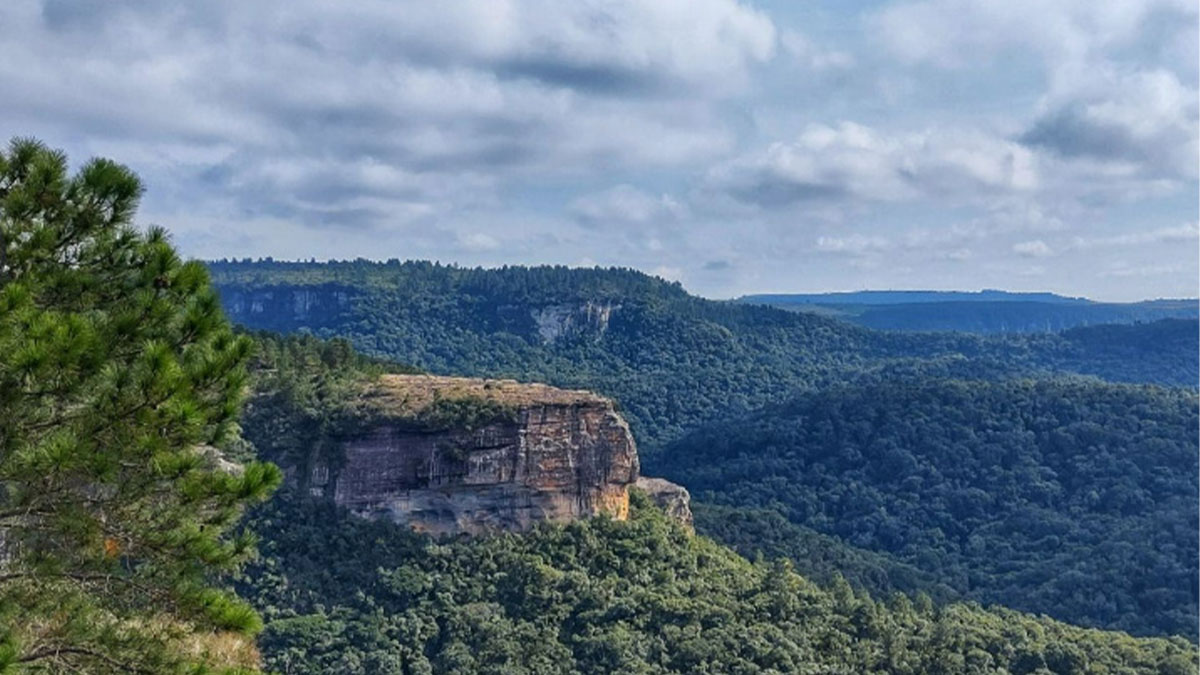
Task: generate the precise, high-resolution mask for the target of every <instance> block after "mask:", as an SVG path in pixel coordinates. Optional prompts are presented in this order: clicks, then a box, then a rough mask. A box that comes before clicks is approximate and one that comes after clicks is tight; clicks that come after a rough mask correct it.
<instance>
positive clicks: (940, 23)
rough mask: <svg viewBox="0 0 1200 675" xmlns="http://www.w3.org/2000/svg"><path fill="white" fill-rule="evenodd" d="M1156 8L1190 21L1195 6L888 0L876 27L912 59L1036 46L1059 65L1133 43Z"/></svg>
mask: <svg viewBox="0 0 1200 675" xmlns="http://www.w3.org/2000/svg"><path fill="white" fill-rule="evenodd" d="M1157 13H1170V14H1173V15H1175V17H1173V18H1174V20H1175V21H1177V22H1178V24H1179V25H1180V26H1181V27H1183V26H1187V25H1188V23H1189V20H1190V23H1193V24H1194V17H1195V15H1196V8H1195V5H1194V3H1192V2H1189V1H1188V0H1130V1H1122V2H1093V1H1092V0H1010V1H1009V2H978V1H977V0H922V1H919V2H900V3H895V4H892V5H889V6H887V7H886V8H885V9H883V10H882V11H880V12H877V13H875V14H874V15H872V16H871V18H870V21H869V26H870V29H871V30H872V31H874V32H875V33H876V34H878V35H879V36H880V37H881V39H882V42H883V44H884V45H886V46H887V47H888V49H889V50H890V51H891V53H892V55H893V56H895V57H896V58H899V59H901V60H903V61H904V62H906V63H912V64H930V65H934V66H938V67H942V68H966V67H969V66H970V67H974V66H978V65H981V64H982V63H984V62H986V61H987V60H989V59H992V58H995V57H998V56H1001V55H1006V54H1021V53H1025V52H1030V51H1032V52H1033V53H1035V54H1037V55H1039V56H1040V57H1042V58H1043V59H1044V60H1045V61H1046V62H1048V63H1050V64H1051V65H1057V64H1059V63H1062V62H1064V61H1076V62H1080V61H1084V60H1088V59H1091V58H1093V57H1094V56H1095V55H1096V54H1098V53H1101V52H1104V51H1106V50H1110V49H1116V48H1121V47H1126V46H1128V45H1129V44H1130V43H1131V42H1133V41H1135V40H1137V39H1139V38H1140V37H1141V36H1142V34H1143V30H1142V29H1143V22H1144V21H1145V20H1146V19H1147V18H1149V17H1151V16H1153V15H1155V14H1157ZM1191 28H1194V26H1191Z"/></svg>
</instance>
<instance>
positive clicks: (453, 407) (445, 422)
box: [406, 396, 517, 431]
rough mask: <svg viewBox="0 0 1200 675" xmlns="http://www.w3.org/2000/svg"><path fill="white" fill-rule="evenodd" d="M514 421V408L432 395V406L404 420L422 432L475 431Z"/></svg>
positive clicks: (494, 403) (493, 402)
mask: <svg viewBox="0 0 1200 675" xmlns="http://www.w3.org/2000/svg"><path fill="white" fill-rule="evenodd" d="M516 419H517V409H516V408H515V407H513V406H508V405H504V404H503V403H500V402H499V401H492V400H489V399H484V398H477V397H471V396H465V397H456V398H441V397H440V396H435V397H434V399H433V402H432V403H431V404H429V405H428V406H426V407H424V408H422V409H421V410H419V411H417V413H416V414H415V415H414V416H413V417H412V418H411V419H409V420H406V421H408V422H410V423H411V424H412V425H414V426H415V427H417V428H419V429H421V430H422V431H442V430H446V429H465V430H467V431H474V430H475V429H478V428H480V427H483V426H487V425H489V424H493V423H496V422H515V421H516Z"/></svg>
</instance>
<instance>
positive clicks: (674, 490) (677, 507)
mask: <svg viewBox="0 0 1200 675" xmlns="http://www.w3.org/2000/svg"><path fill="white" fill-rule="evenodd" d="M634 485H635V486H636V487H637V489H639V490H641V491H642V492H645V493H646V495H647V496H649V497H650V501H652V502H654V505H655V506H657V507H658V508H660V509H662V510H663V512H664V513H666V514H667V516H669V517H671V518H674V519H675V520H678V521H679V522H680V523H683V525H684V527H686V528H687V529H688V530H691V529H692V498H691V495H689V494H688V491H687V488H685V487H683V486H682V485H679V484H676V483H672V482H671V481H669V480H666V479H663V478H648V477H646V476H640V477H638V479H637V481H635V482H634Z"/></svg>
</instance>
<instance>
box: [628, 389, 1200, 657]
mask: <svg viewBox="0 0 1200 675" xmlns="http://www.w3.org/2000/svg"><path fill="white" fill-rule="evenodd" d="M1197 424H1198V420H1197V399H1196V395H1195V393H1194V392H1189V391H1185V390H1178V389H1176V390H1172V389H1163V388H1159V387H1154V386H1132V385H1115V384H1105V383H1100V382H1096V381H1089V380H1082V379H1077V380H1052V381H1023V380H1021V381H1008V382H1002V383H994V382H991V383H990V382H978V381H976V382H962V381H943V380H928V379H916V380H897V381H890V382H883V383H876V384H871V385H867V386H849V387H840V388H836V389H831V390H827V391H822V392H820V393H817V394H808V395H803V396H800V397H798V398H796V399H794V400H792V401H790V402H788V403H785V404H782V405H778V406H772V407H769V408H766V409H764V410H762V411H759V412H756V413H754V414H752V415H748V416H744V417H741V418H738V419H736V420H729V421H727V422H724V423H721V424H715V425H712V426H710V427H707V428H704V429H701V430H698V431H696V432H694V433H691V434H689V435H687V436H686V437H684V438H683V439H681V440H679V441H677V442H675V443H673V444H671V445H669V446H668V447H667V448H666V449H665V450H664V451H663V452H661V453H659V454H658V455H656V456H655V457H654V458H652V460H651V461H649V462H647V470H648V471H650V472H653V473H656V474H659V475H665V476H667V477H668V478H670V479H672V480H677V481H679V482H682V483H683V484H684V485H686V486H688V488H690V489H691V490H692V492H693V495H695V496H696V497H697V498H699V499H700V500H701V501H706V502H713V503H715V504H718V505H722V509H724V510H717V511H715V512H713V513H710V512H708V511H707V510H705V509H699V510H698V511H697V525H698V527H699V529H700V530H701V531H704V532H709V533H710V534H712V535H713V536H715V537H718V538H719V539H721V540H722V541H724V542H726V543H729V544H730V545H733V546H735V547H737V548H738V549H739V550H742V551H744V552H747V553H752V552H753V551H754V550H756V549H761V550H763V551H764V552H766V553H769V554H774V555H779V554H784V555H789V556H790V557H792V558H793V559H795V560H796V561H797V565H798V567H799V568H800V569H801V570H802V571H805V572H808V571H809V569H810V567H811V568H812V569H813V571H814V572H817V573H819V572H821V569H820V568H819V567H815V566H814V563H813V562H811V558H810V553H809V552H808V550H806V548H805V547H800V548H798V549H794V550H789V547H796V546H797V542H799V541H804V540H803V539H802V538H800V537H797V536H796V535H797V533H796V531H795V529H794V528H796V527H800V526H802V527H803V528H805V529H811V530H815V531H816V532H820V533H823V534H825V535H830V536H832V537H836V538H837V539H838V540H840V541H842V542H845V543H847V544H849V545H851V546H853V547H855V548H859V549H865V550H867V551H872V552H875V553H879V554H883V555H885V556H886V557H887V558H889V559H891V560H892V561H896V562H899V563H903V564H904V565H906V566H909V567H911V568H915V569H916V570H920V574H921V575H924V576H920V575H917V574H915V573H914V572H912V571H911V570H909V569H907V568H899V569H897V568H894V567H890V566H889V565H887V564H884V563H880V562H876V563H875V564H872V565H868V566H867V567H866V572H863V573H860V574H857V575H855V576H856V577H858V579H859V580H860V581H861V583H862V584H863V585H864V586H865V587H867V588H878V587H879V586H878V584H883V588H885V589H886V588H889V587H898V588H900V589H904V588H905V587H906V586H909V587H911V586H913V585H918V586H919V585H922V584H923V583H927V581H928V579H929V578H932V579H936V580H937V582H938V584H939V585H941V586H945V587H949V588H950V589H953V593H957V594H958V595H959V596H960V597H966V598H972V599H977V600H980V601H983V602H988V603H999V604H1004V605H1008V606H1011V607H1014V608H1018V609H1023V610H1027V611H1033V612H1040V613H1046V614H1049V615H1051V616H1054V617H1056V618H1060V619H1063V620H1067V621H1071V622H1073V623H1078V624H1083V625H1090V626H1098V627H1107V628H1120V629H1122V630H1128V631H1133V632H1136V633H1143V634H1174V633H1181V634H1187V635H1191V636H1192V637H1193V638H1195V629H1196V622H1197V581H1196V570H1197V568H1198V567H1200V562H1198V560H1197V546H1198V542H1197V529H1198V526H1200V524H1198V522H1197V509H1196V504H1197V500H1198V498H1200V496H1198V488H1197V475H1196V467H1197V447H1198V445H1200V440H1198V438H1197ZM730 509H733V512H730V511H729V510H730ZM746 509H758V510H759V511H747V510H746ZM762 510H767V512H768V513H770V514H771V515H772V516H773V517H766V516H764V514H763V512H762ZM819 563H820V561H819V560H818V561H817V564H819ZM861 567H862V565H861V564H859V565H858V566H857V568H861ZM848 569H856V567H850V568H848Z"/></svg>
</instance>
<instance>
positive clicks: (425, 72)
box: [0, 0, 776, 227]
mask: <svg viewBox="0 0 1200 675" xmlns="http://www.w3.org/2000/svg"><path fill="white" fill-rule="evenodd" d="M0 40H2V41H3V43H4V44H5V58H4V59H3V60H0V90H3V91H4V92H5V98H6V100H7V101H9V102H10V105H6V106H5V109H4V111H3V113H0V123H3V124H4V126H5V127H6V128H10V129H14V130H18V131H19V133H36V134H38V135H40V136H43V137H46V138H47V139H49V140H51V141H52V142H58V143H63V144H66V145H67V146H68V149H69V150H70V151H71V152H72V154H73V155H82V156H86V155H88V154H93V153H96V152H99V151H101V150H103V149H104V148H108V147H117V146H121V148H122V150H123V152H124V153H125V154H122V155H121V156H120V158H121V159H124V160H125V161H132V160H131V159H130V158H131V157H137V156H142V157H144V158H145V159H146V160H147V161H146V162H144V163H141V164H137V165H135V168H136V169H138V170H139V171H141V172H142V173H143V174H144V176H145V177H146V178H147V180H148V181H149V182H150V183H151V184H152V187H154V188H155V191H154V194H155V196H154V198H153V199H155V200H158V201H160V202H161V201H164V199H163V198H164V194H165V193H167V192H172V193H174V194H177V195H179V196H180V197H182V196H183V195H186V194H189V193H191V194H209V195H213V194H216V195H220V198H219V199H214V200H212V201H210V202H209V203H207V204H206V206H207V207H208V208H210V209H214V215H218V214H217V213H216V212H215V210H216V209H219V210H220V213H219V215H224V216H228V217H230V218H231V219H232V218H237V217H241V216H242V215H244V214H259V215H262V214H269V215H272V216H279V217H285V218H292V219H296V220H298V221H304V222H311V223H317V222H330V223H332V224H334V225H351V224H353V225H357V226H364V227H365V226H385V225H394V224H395V223H396V222H406V221H412V220H414V219H420V218H424V217H433V216H442V217H443V219H444V220H450V218H446V217H449V216H456V218H454V219H458V218H461V217H462V214H463V213H464V212H466V211H470V210H471V209H475V208H480V207H481V205H495V204H496V203H497V200H498V199H499V198H500V197H499V195H500V194H501V193H502V192H503V190H504V188H505V187H506V186H507V185H510V184H512V183H514V182H520V181H525V182H532V181H537V180H540V179H543V178H544V177H546V176H548V175H561V174H563V173H571V172H575V173H577V174H584V173H587V172H591V171H596V170H605V169H607V170H619V169H622V168H628V167H638V168H644V167H654V166H661V167H669V166H672V165H675V164H678V163H680V162H694V161H701V160H704V159H706V158H711V157H714V156H716V155H717V154H719V153H722V152H725V151H726V150H727V149H728V148H729V147H730V144H731V143H732V134H731V133H730V132H729V131H728V130H727V129H726V127H725V123H724V122H723V121H722V120H720V119H719V116H718V114H717V110H716V106H717V105H718V104H719V102H720V101H722V100H725V99H726V98H728V97H730V96H733V95H737V94H739V93H740V92H742V91H743V90H744V88H745V87H746V86H747V85H748V82H749V80H750V74H751V71H752V69H754V68H755V67H757V66H758V65H759V64H762V63H764V62H765V61H767V60H769V59H771V58H772V56H773V54H774V50H775V44H776V30H775V27H774V24H773V23H772V22H771V20H770V19H769V18H767V17H766V16H765V15H764V14H762V13H761V12H759V11H757V10H754V9H752V8H750V7H748V6H745V5H743V4H741V3H739V2H737V1H736V0H696V1H685V0H665V1H663V2H652V3H651V2H637V1H634V0H624V1H618V2H612V3H603V4H594V3H560V2H552V1H550V0H504V1H497V2H493V1H491V0H487V1H485V0H474V1H466V2H456V3H422V2H404V3H397V2H384V1H382V0H368V1H367V2H364V3H359V4H358V5H356V7H355V11H353V12H348V11H345V9H344V8H342V7H339V6H334V5H330V4H328V3H324V2H318V1H316V0H297V1H295V2H286V3H285V2H282V0H275V1H268V2H254V3H245V2H237V1H234V0H214V2H209V3H156V2H149V1H148V0H114V1H113V2H111V3H103V7H101V5H100V4H97V3H95V2H91V1H89V0H47V1H46V2H38V1H36V0H13V1H12V2H8V3H4V6H3V7H2V8H0ZM168 145H170V146H175V147H183V148H186V151H185V152H183V153H177V154H187V155H190V156H191V157H192V158H194V159H193V161H191V162H185V163H183V164H180V163H179V162H174V161H166V160H165V159H164V158H162V157H161V156H159V155H160V154H161V151H160V150H159V148H162V147H164V146H168ZM162 183H169V184H170V187H169V188H162V187H159V186H158V184H162ZM200 188H203V189H204V192H202V190H201V189H200ZM174 207H177V208H179V209H180V210H182V209H183V208H184V207H183V206H182V205H180V204H175V205H174ZM158 210H159V211H161V212H170V211H172V210H173V208H172V207H168V206H166V205H163V208H161V209H158Z"/></svg>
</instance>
